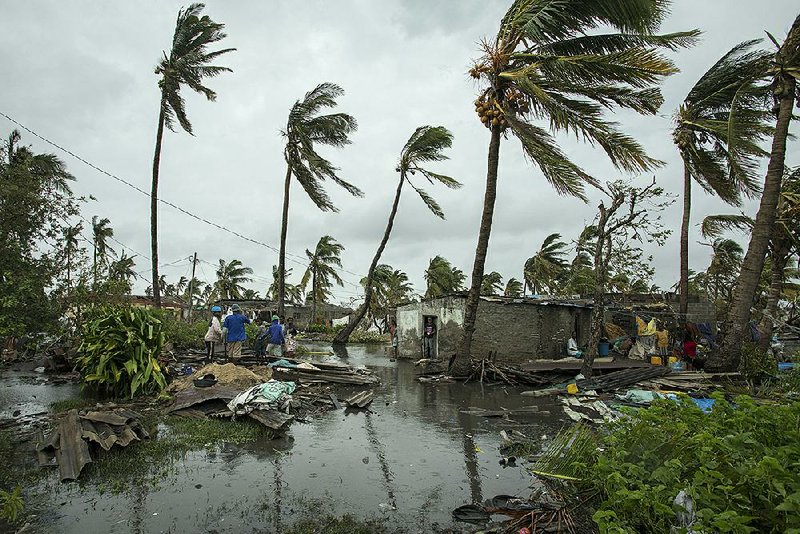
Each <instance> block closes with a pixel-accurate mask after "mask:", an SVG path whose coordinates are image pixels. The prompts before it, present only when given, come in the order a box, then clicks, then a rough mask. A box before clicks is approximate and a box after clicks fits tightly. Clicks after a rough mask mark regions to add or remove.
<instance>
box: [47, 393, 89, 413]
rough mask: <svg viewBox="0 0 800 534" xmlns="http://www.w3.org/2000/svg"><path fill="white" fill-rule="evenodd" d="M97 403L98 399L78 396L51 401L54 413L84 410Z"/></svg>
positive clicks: (51, 408) (51, 409)
mask: <svg viewBox="0 0 800 534" xmlns="http://www.w3.org/2000/svg"><path fill="white" fill-rule="evenodd" d="M95 404H97V399H90V398H84V397H76V398H74V399H64V400H60V401H55V402H52V403H50V411H51V412H53V413H63V412H68V411H70V410H82V409H84V408H88V407H89V406H94V405H95Z"/></svg>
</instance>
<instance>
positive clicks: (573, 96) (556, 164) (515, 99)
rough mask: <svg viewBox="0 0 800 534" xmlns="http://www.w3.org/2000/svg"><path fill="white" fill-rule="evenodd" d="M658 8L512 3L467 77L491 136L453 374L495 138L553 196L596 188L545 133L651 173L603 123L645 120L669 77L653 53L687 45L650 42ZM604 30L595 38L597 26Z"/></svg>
mask: <svg viewBox="0 0 800 534" xmlns="http://www.w3.org/2000/svg"><path fill="white" fill-rule="evenodd" d="M667 11H668V2H666V1H662V0H595V1H593V2H586V1H584V0H515V1H514V3H513V4H512V5H511V7H510V8H509V10H508V11H507V12H506V14H505V16H504V17H503V19H502V20H501V22H500V30H499V32H498V34H497V37H496V38H495V39H494V41H493V42H484V44H483V49H484V55H483V56H482V57H481V58H480V59H478V60H477V61H476V62H475V65H474V66H473V68H472V69H471V71H470V74H471V75H472V76H473V77H474V78H476V79H477V80H479V81H481V82H483V84H484V87H486V89H484V90H483V91H482V92H481V93H480V96H479V98H478V100H477V101H476V110H477V112H478V114H479V116H480V119H481V121H482V122H483V124H484V125H485V126H486V127H487V128H489V130H490V132H491V138H490V142H489V152H488V158H487V160H488V172H487V176H486V194H485V196H484V205H483V214H482V216H481V225H480V231H479V233H478V244H477V247H476V250H475V261H474V264H473V267H472V283H471V287H470V292H469V296H468V298H467V305H466V310H465V317H464V332H463V338H462V340H461V344H460V346H459V350H458V352H457V358H456V361H455V372H457V373H463V372H464V371H466V369H467V368H468V366H469V361H470V349H471V346H472V334H473V332H474V331H475V317H476V312H477V308H478V298H479V293H480V286H481V282H482V281H483V270H484V264H485V262H486V250H487V248H488V246H489V236H490V234H491V228H492V218H493V215H494V203H495V198H496V191H497V168H498V162H499V159H500V140H501V137H502V136H503V133H504V132H505V131H506V130H507V129H509V128H510V130H511V133H512V134H513V135H514V136H516V137H517V138H518V139H519V140H520V142H521V143H522V148H523V151H524V152H525V154H526V155H527V156H528V157H529V158H530V159H531V161H532V162H533V163H535V164H536V165H537V166H538V167H539V169H540V170H541V171H542V173H543V174H544V177H545V179H546V180H547V181H549V182H550V183H551V184H552V185H553V186H554V187H555V188H556V190H557V191H558V192H559V193H561V194H568V195H572V196H576V197H578V198H582V199H585V195H584V192H583V187H584V184H587V183H588V184H596V183H597V181H596V180H595V179H594V178H593V177H592V176H590V175H589V174H588V173H586V172H585V171H584V170H583V169H581V168H580V167H579V166H578V165H576V164H575V163H573V162H572V161H571V160H570V159H569V158H568V157H567V155H566V154H565V153H564V152H562V151H561V149H560V148H559V147H558V145H557V144H556V141H555V138H554V137H553V136H552V135H551V133H549V132H548V131H547V130H545V129H543V128H541V127H540V126H538V125H535V124H533V122H532V121H533V120H536V119H541V120H546V121H547V122H548V123H549V125H550V129H551V131H553V132H569V133H574V134H575V135H576V136H579V137H583V138H584V139H585V140H587V141H588V142H590V143H592V144H595V143H596V144H598V145H600V147H601V148H602V149H603V150H604V151H605V153H606V154H607V155H608V157H609V159H610V160H611V163H612V164H613V165H614V166H615V167H617V168H620V169H622V170H624V171H627V172H632V173H636V172H641V171H646V170H650V169H653V168H655V167H657V166H659V165H660V164H661V162H659V161H657V160H654V159H652V158H650V157H648V156H647V155H646V154H645V152H644V149H643V148H642V147H641V145H639V143H638V142H637V141H636V140H635V139H633V138H632V137H630V136H628V135H626V134H624V133H623V132H621V131H620V130H619V128H618V125H617V124H616V123H614V122H612V121H609V120H607V119H606V117H605V115H604V111H605V110H606V109H609V108H628V109H631V110H633V111H635V112H637V113H641V114H654V113H656V111H657V110H658V108H659V107H660V105H661V103H662V100H663V99H662V96H661V92H660V90H659V88H658V85H657V84H658V82H659V81H660V80H661V79H662V78H664V77H665V76H667V75H670V74H673V73H675V72H677V69H676V68H675V66H674V65H673V63H672V62H671V61H669V60H668V59H667V58H665V57H664V55H663V54H662V53H661V50H660V49H664V48H667V49H673V50H674V49H676V48H679V47H683V46H689V45H691V44H692V43H694V41H695V39H696V37H697V35H698V33H699V32H697V31H691V32H682V33H674V34H669V35H654V34H653V32H654V31H656V30H657V28H658V26H659V24H660V22H661V21H662V20H663V18H664V17H665V15H666V13H667ZM601 28H602V29H606V28H607V29H608V30H610V31H611V32H612V33H607V34H597V33H596V32H597V30H599V29H601Z"/></svg>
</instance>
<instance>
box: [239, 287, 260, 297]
mask: <svg viewBox="0 0 800 534" xmlns="http://www.w3.org/2000/svg"><path fill="white" fill-rule="evenodd" d="M242 298H243V299H246V300H258V299H260V298H261V296H260V295H259V294H258V291H256V290H255V289H250V288H247V289H245V290H244V291H243V292H242Z"/></svg>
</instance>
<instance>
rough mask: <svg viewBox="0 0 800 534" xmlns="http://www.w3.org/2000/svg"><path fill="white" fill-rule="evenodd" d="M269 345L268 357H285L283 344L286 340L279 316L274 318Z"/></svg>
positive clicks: (270, 329)
mask: <svg viewBox="0 0 800 534" xmlns="http://www.w3.org/2000/svg"><path fill="white" fill-rule="evenodd" d="M268 334H269V343H268V344H267V356H278V357H280V356H283V344H284V343H285V342H286V338H285V337H284V335H283V325H282V324H281V319H280V317H278V316H277V315H273V316H272V324H271V325H270V327H269V331H268Z"/></svg>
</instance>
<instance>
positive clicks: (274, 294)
mask: <svg viewBox="0 0 800 534" xmlns="http://www.w3.org/2000/svg"><path fill="white" fill-rule="evenodd" d="M283 275H284V280H285V279H286V278H289V277H290V276H291V275H292V268H291V267H289V268H288V269H284V271H283ZM284 287H285V291H286V300H288V301H289V302H302V301H303V287H302V286H301V285H294V284H289V283H287V284H286V285H285V286H284ZM266 297H267V298H270V299H272V300H276V301H277V300H278V299H279V297H278V266H277V265H273V266H272V283H271V284H270V285H269V287H268V288H267V293H266Z"/></svg>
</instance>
